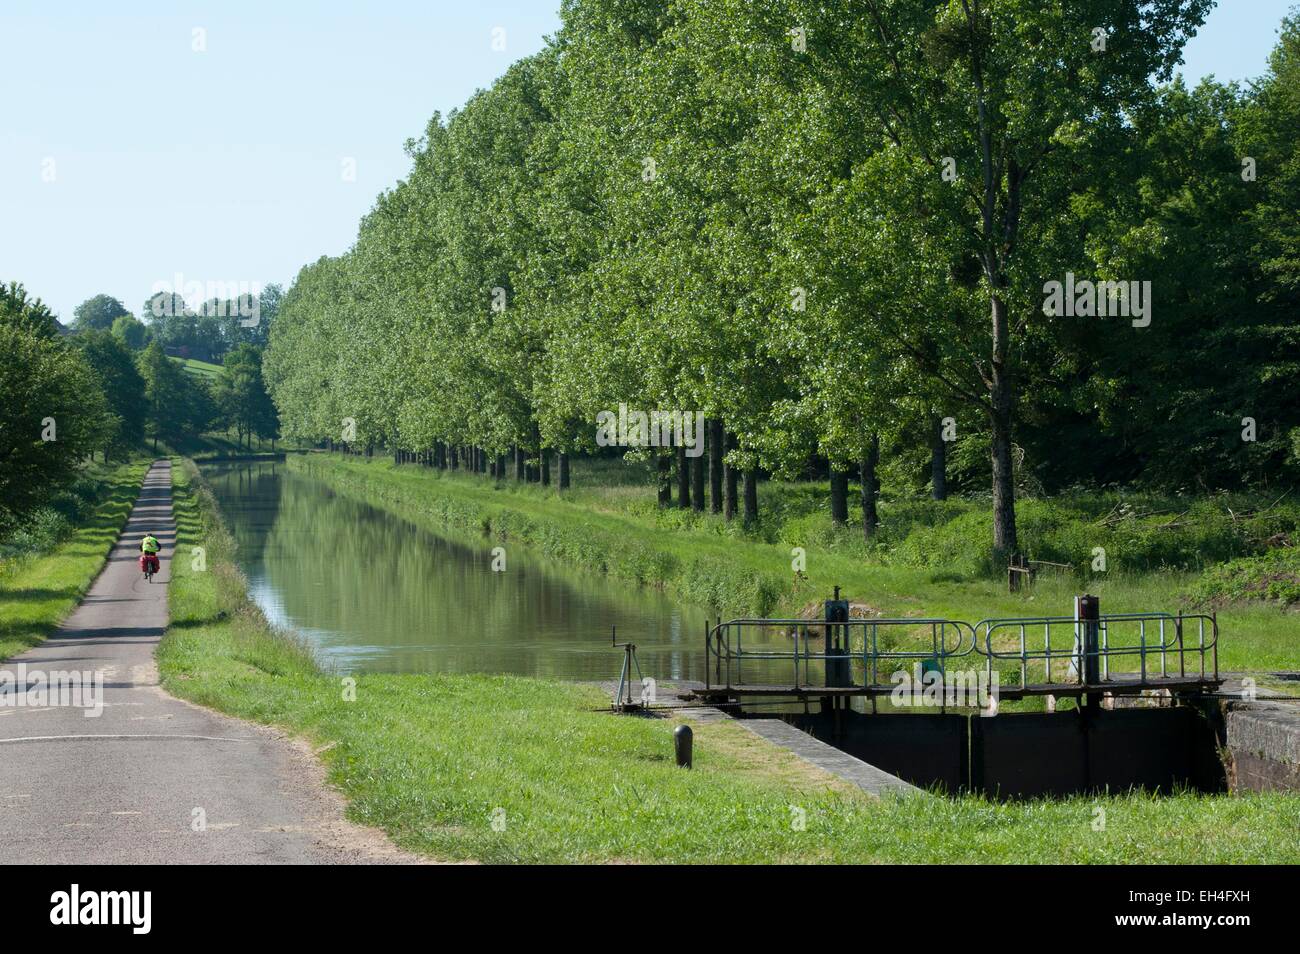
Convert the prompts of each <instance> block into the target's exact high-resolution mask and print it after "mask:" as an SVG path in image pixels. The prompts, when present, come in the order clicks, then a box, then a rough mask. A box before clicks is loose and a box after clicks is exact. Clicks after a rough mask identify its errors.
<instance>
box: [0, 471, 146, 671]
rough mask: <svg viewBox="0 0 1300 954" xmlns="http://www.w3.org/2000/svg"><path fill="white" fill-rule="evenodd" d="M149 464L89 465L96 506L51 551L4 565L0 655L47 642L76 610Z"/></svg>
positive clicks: (0, 580) (0, 588)
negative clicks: (94, 485) (94, 486)
mask: <svg viewBox="0 0 1300 954" xmlns="http://www.w3.org/2000/svg"><path fill="white" fill-rule="evenodd" d="M148 466H149V465H148V462H147V461H146V460H144V459H143V458H139V459H133V460H131V461H129V462H126V463H122V464H115V465H104V464H91V465H88V468H87V474H86V478H85V479H87V480H92V481H94V482H95V484H96V489H95V498H96V501H97V502H96V504H95V506H94V508H93V510H91V511H90V512H89V513H88V514H87V515H86V516H85V517H84V518H83V519H80V520H78V521H77V522H76V524H75V525H74V526H73V527H72V528H71V530H70V531H69V532H68V534H67V536H66V537H65V538H64V539H62V540H60V541H59V542H58V543H56V544H55V545H54V546H53V548H52V549H51V550H49V552H46V553H40V554H37V555H20V556H17V557H14V558H12V559H11V560H8V561H6V562H5V563H4V565H3V566H0V659H8V658H9V657H10V656H13V655H14V654H16V653H20V652H22V651H23V650H24V649H28V648H29V647H31V646H35V645H36V644H38V643H40V642H41V641H43V640H44V639H45V638H46V637H48V636H49V635H50V634H51V633H52V632H54V630H55V629H56V628H57V627H58V625H59V624H60V623H61V622H62V621H63V620H64V619H65V618H66V617H67V616H68V614H69V613H71V612H72V611H73V609H75V608H76V606H77V604H78V603H79V602H80V601H81V598H82V596H84V595H85V593H86V590H88V589H89V588H90V584H91V583H92V582H94V579H95V577H96V576H98V575H99V571H100V570H101V569H102V568H103V566H104V561H105V559H107V557H108V553H109V550H110V549H112V546H113V542H114V541H115V540H116V539H117V536H118V533H119V532H120V531H121V529H122V527H123V525H125V523H126V520H127V517H129V516H130V515H131V508H132V506H134V504H135V500H136V498H137V497H138V496H139V495H140V486H141V483H142V482H143V480H144V474H145V471H146V470H148Z"/></svg>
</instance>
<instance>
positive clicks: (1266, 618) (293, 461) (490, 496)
mask: <svg viewBox="0 0 1300 954" xmlns="http://www.w3.org/2000/svg"><path fill="white" fill-rule="evenodd" d="M289 466H290V467H293V468H297V469H300V470H303V471H306V472H308V473H311V474H312V475H314V476H318V477H320V478H322V479H324V480H326V481H328V482H329V483H330V485H331V486H332V487H335V488H337V489H339V490H342V491H344V492H347V493H349V494H352V495H354V496H357V497H358V498H360V499H364V500H368V501H370V502H372V503H375V504H378V505H380V506H382V507H385V508H387V509H390V510H394V511H395V512H398V513H399V514H401V515H402V516H404V517H407V518H408V519H411V520H413V521H416V522H422V523H425V524H427V525H429V526H431V527H433V528H435V529H436V528H437V527H439V526H444V527H452V528H455V529H458V530H461V531H470V532H475V533H481V534H484V533H485V534H488V535H490V536H492V537H494V538H496V539H500V540H503V541H511V540H514V541H517V542H520V543H523V544H525V545H527V546H529V547H532V548H534V549H536V550H538V551H540V552H542V553H544V554H546V555H548V556H550V557H553V558H556V559H560V560H565V561H568V562H571V563H574V564H576V565H580V566H584V567H587V568H591V569H596V570H600V571H602V572H606V573H609V574H610V575H612V576H614V577H618V578H621V579H625V580H628V581H630V582H636V583H641V584H648V585H655V586H662V587H664V588H666V589H667V590H669V591H671V592H672V593H673V594H674V595H676V596H679V597H681V598H682V599H684V600H687V601H689V602H692V603H695V604H698V605H703V606H711V607H715V608H716V609H717V611H718V612H719V613H721V614H722V615H723V616H724V617H726V616H730V615H747V614H760V615H767V614H771V613H793V612H795V611H796V610H797V609H798V608H800V607H802V606H805V605H806V604H808V603H810V602H812V601H815V600H820V599H824V598H826V597H828V596H829V595H830V592H831V589H832V587H833V586H835V585H839V586H841V587H842V588H843V593H844V595H845V596H847V597H850V598H852V599H855V600H860V601H862V602H864V603H866V604H867V605H869V606H871V607H874V608H875V609H877V610H879V611H880V613H881V614H882V615H884V616H887V617H903V616H927V617H939V618H945V619H957V620H965V621H967V622H971V623H974V622H977V621H979V620H981V619H989V618H1004V617H1020V616H1060V615H1065V616H1068V615H1070V613H1071V607H1072V602H1071V600H1072V597H1073V595H1074V594H1076V593H1080V592H1085V591H1086V592H1091V593H1094V594H1096V595H1098V596H1099V597H1100V598H1101V603H1102V608H1103V612H1106V613H1135V612H1147V611H1167V612H1176V611H1178V610H1179V609H1180V608H1182V607H1184V606H1185V605H1186V604H1187V597H1186V594H1187V592H1188V591H1189V589H1191V588H1192V586H1193V584H1194V583H1195V582H1196V581H1197V580H1198V579H1199V578H1200V574H1199V573H1198V572H1197V571H1195V570H1190V569H1163V570H1150V571H1138V570H1125V569H1120V568H1116V569H1111V570H1109V571H1108V572H1106V573H1098V574H1093V575H1091V576H1090V577H1087V578H1080V577H1078V576H1076V575H1070V574H1066V575H1063V576H1057V577H1044V578H1040V580H1039V581H1038V583H1037V585H1036V586H1035V587H1034V588H1033V590H1032V591H1031V592H1025V593H1020V594H1010V593H1008V592H1007V586H1006V582H1005V580H1002V579H996V578H992V577H989V576H986V575H982V574H980V573H978V572H976V571H975V570H973V569H971V570H968V571H966V572H953V571H952V570H949V569H944V568H942V567H938V566H935V567H929V566H918V565H914V564H911V563H908V562H903V561H902V560H898V559H890V558H889V554H887V553H881V552H868V551H865V550H864V549H863V548H862V547H861V546H860V545H858V544H857V542H856V540H855V541H852V542H850V541H848V540H844V539H839V538H836V537H834V536H833V535H829V531H830V527H829V520H826V521H825V526H820V525H818V524H816V521H815V520H814V519H813V517H817V516H819V515H816V514H811V512H810V511H809V510H808V508H807V507H806V506H796V505H794V504H792V503H791V498H796V500H798V499H799V498H804V497H809V496H812V495H813V493H814V491H813V490H810V489H808V487H807V485H797V486H796V487H794V488H791V487H789V486H788V485H774V486H769V487H767V488H766V496H765V504H767V505H768V506H767V509H768V511H769V512H771V513H773V514H774V515H775V516H774V517H772V518H770V522H771V525H770V526H767V527H765V528H763V527H761V528H759V529H758V531H757V532H753V533H745V532H742V531H741V530H739V528H737V527H735V526H727V525H726V524H725V523H724V522H723V521H722V520H721V518H718V517H714V516H712V515H707V514H706V515H696V514H692V513H689V512H682V511H678V510H669V511H660V510H658V509H657V508H656V507H655V506H654V503H653V501H652V500H650V499H648V498H649V497H650V492H649V491H647V489H646V487H645V486H644V485H632V484H619V483H617V482H616V481H611V480H609V479H608V478H607V477H605V475H603V474H602V475H600V477H601V478H602V483H601V484H600V485H598V486H594V487H588V488H587V489H583V488H581V487H580V486H578V487H575V489H574V490H573V491H571V492H569V493H566V494H565V495H563V496H561V495H560V494H559V493H558V492H557V491H555V490H554V489H551V490H543V489H542V488H540V487H538V486H535V485H532V486H530V485H520V484H517V483H515V482H514V481H504V482H494V481H492V480H489V479H487V478H484V477H475V476H470V475H467V474H463V473H456V474H450V473H446V472H439V471H434V470H430V469H426V468H421V467H416V466H412V465H405V466H401V467H397V466H394V465H393V464H392V462H391V461H389V460H387V459H380V458H374V459H370V460H366V459H364V458H358V457H346V456H342V455H325V454H307V455H294V456H290V458H289ZM582 476H583V475H582V474H581V473H579V474H578V475H577V476H576V477H575V482H576V481H578V480H581V479H582ZM940 506H944V507H945V508H946V509H948V510H954V509H957V508H960V507H963V506H966V507H967V509H968V510H973V508H972V507H970V505H962V504H960V503H958V502H953V503H951V504H949V505H940ZM783 511H786V516H787V519H785V520H784V521H783V520H781V516H782V512H783ZM791 511H793V513H790V512H791ZM886 514H887V519H888V508H886ZM798 526H804V527H805V528H807V532H806V533H805V534H804V535H802V536H800V535H797V533H796V531H795V530H794V528H795V527H798ZM926 529H928V528H926ZM895 533H896V536H897V537H898V538H899V539H902V537H903V534H902V532H901V531H895ZM781 537H784V539H780V538H781ZM773 538H777V539H776V541H775V542H773ZM800 539H802V540H804V541H805V542H804V543H803V544H793V543H792V541H793V540H800ZM793 545H801V546H803V549H804V551H805V553H806V563H807V565H806V572H805V573H803V574H800V575H796V574H795V573H794V572H793V570H792V569H791V559H792V556H791V549H792V546H793ZM900 546H901V543H900ZM958 546H959V544H953V545H952V546H950V547H949V548H948V549H947V550H946V551H944V552H948V553H951V552H953V550H955V549H957V548H958ZM1224 550H1225V552H1228V551H1229V548H1228V547H1227V546H1225V547H1224ZM1121 552H1122V548H1121ZM1218 614H1219V623H1220V627H1221V645H1220V652H1219V665H1220V668H1221V669H1223V670H1225V671H1238V670H1240V671H1257V672H1264V671H1271V670H1294V669H1297V668H1300V615H1297V614H1295V613H1292V612H1288V611H1287V610H1285V609H1283V608H1280V607H1278V606H1276V605H1269V604H1259V603H1257V604H1240V605H1231V606H1227V607H1223V608H1221V609H1219V611H1218Z"/></svg>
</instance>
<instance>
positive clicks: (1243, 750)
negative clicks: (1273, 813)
mask: <svg viewBox="0 0 1300 954" xmlns="http://www.w3.org/2000/svg"><path fill="white" fill-rule="evenodd" d="M1224 722H1225V723H1226V726H1227V749H1228V757H1229V762H1230V763H1231V764H1230V767H1229V769H1230V775H1231V779H1232V787H1233V790H1234V791H1235V790H1238V789H1247V790H1250V791H1256V792H1266V791H1296V790H1298V789H1300V711H1297V709H1296V707H1295V706H1294V705H1287V704H1285V703H1276V702H1255V703H1233V704H1231V705H1229V706H1227V707H1226V712H1225V714H1224Z"/></svg>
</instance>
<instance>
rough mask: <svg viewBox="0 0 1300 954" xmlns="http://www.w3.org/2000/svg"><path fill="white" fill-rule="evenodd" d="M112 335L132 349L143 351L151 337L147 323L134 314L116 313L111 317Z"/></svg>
mask: <svg viewBox="0 0 1300 954" xmlns="http://www.w3.org/2000/svg"><path fill="white" fill-rule="evenodd" d="M113 336H114V337H115V338H117V339H118V340H119V341H121V342H122V344H124V345H126V346H127V347H128V348H130V349H131V350H132V351H143V350H144V346H145V345H147V344H148V343H149V339H150V337H151V335H150V333H149V327H148V325H146V324H145V323H144V322H142V321H141V320H140V319H138V318H136V317H135V315H118V316H117V317H116V318H115V319H113Z"/></svg>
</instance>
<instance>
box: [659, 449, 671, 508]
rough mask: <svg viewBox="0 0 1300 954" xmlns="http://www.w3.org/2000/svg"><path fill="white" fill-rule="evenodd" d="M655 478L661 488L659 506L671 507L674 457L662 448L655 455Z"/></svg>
mask: <svg viewBox="0 0 1300 954" xmlns="http://www.w3.org/2000/svg"><path fill="white" fill-rule="evenodd" d="M655 478H656V481H657V483H658V489H659V506H661V507H671V506H672V503H673V459H672V458H671V457H669V456H668V452H667V451H664V450H661V451H659V453H658V454H657V456H656V457H655Z"/></svg>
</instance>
